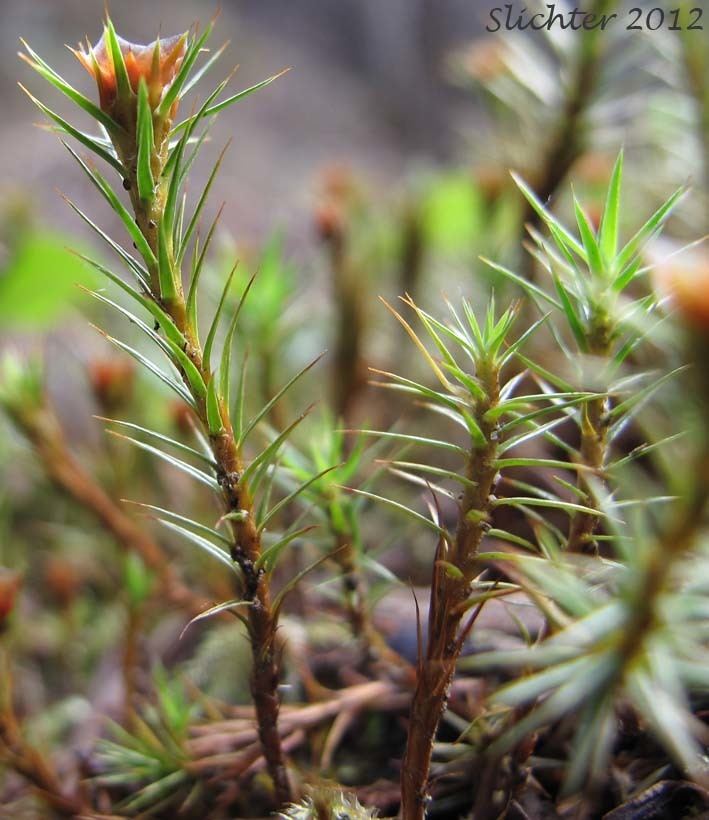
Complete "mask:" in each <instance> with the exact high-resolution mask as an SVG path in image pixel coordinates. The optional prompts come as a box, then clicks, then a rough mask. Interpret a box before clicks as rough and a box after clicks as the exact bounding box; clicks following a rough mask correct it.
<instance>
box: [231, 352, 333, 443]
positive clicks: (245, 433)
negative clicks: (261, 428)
mask: <svg viewBox="0 0 709 820" xmlns="http://www.w3.org/2000/svg"><path fill="white" fill-rule="evenodd" d="M324 355H325V353H324V352H323V353H320V354H319V355H318V356H316V357H315V358H314V359H313V360H312V361H311V362H309V363H308V364H306V365H305V367H303V368H302V369H301V370H299V371H298V372H297V373H296V374H295V376H293V377H292V378H291V379H290V381H288V382H287V383H286V384H285V385H284V386H283V387H282V388H281V389H280V390H279V391H278V392H277V393H276V394H275V396H273V398H272V399H271V400H270V401H268V402H267V403H266V404H265V405H264V406H263V407H262V408H261V409H260V410H259V411H258V413H256V415H255V416H254V417H253V418H252V419H251V420H250V421H249V423H248V424H247V425H246V427H245V428H244V430H243V431H242V433H241V435H240V436H239V446H241V445H242V444H243V442H244V441H245V440H246V438H247V436H248V435H249V433H250V432H251V431H252V430H253V429H254V427H256V425H257V424H258V423H259V422H260V421H261V419H263V418H265V417H266V416H267V415H268V414H269V413H270V412H271V410H272V408H273V407H274V406H275V405H276V404H277V403H278V402H279V401H280V400H281V398H282V397H283V396H284V395H285V394H286V393H287V392H288V390H290V388H291V387H292V386H293V385H294V384H295V383H296V382H297V381H299V380H300V379H301V377H302V376H304V375H305V374H306V373H307V372H308V371H309V370H310V369H311V368H312V367H315V365H316V364H317V363H318V362H319V361H320V359H322V357H323V356H324Z"/></svg>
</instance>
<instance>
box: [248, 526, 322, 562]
mask: <svg viewBox="0 0 709 820" xmlns="http://www.w3.org/2000/svg"><path fill="white" fill-rule="evenodd" d="M314 529H315V526H314V525H310V526H309V527H301V528H300V529H299V530H295V531H294V532H291V533H288V534H287V535H284V536H283V538H279V539H278V541H276V542H275V544H271V545H270V546H269V547H267V548H266V549H265V550H264V551H263V552H262V553H261V555H260V556H259V559H258V560H257V561H256V569H257V570H260V569H263V570H265V571H266V572H273V570H274V569H275V567H276V564H277V563H278V559H279V558H280V557H281V554H282V553H283V550H284V549H285V548H286V547H287V546H288V545H289V544H291V543H292V542H293V541H295V540H296V539H298V538H301V537H302V536H304V535H305V534H306V533H308V532H310V531H311V530H314Z"/></svg>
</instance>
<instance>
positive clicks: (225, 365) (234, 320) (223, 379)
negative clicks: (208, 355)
mask: <svg viewBox="0 0 709 820" xmlns="http://www.w3.org/2000/svg"><path fill="white" fill-rule="evenodd" d="M255 279H256V274H255V273H254V274H253V275H252V276H251V277H250V278H249V281H248V282H247V283H246V287H245V288H244V291H243V293H242V294H241V298H240V299H239V304H238V305H237V306H236V310H235V311H234V315H233V316H232V317H231V321H230V322H229V327H228V329H227V332H226V336H225V337H224V346H223V348H222V358H221V361H220V363H219V382H220V389H221V394H222V401H223V402H224V405H225V407H229V405H230V402H231V399H230V390H231V348H232V345H233V340H234V333H235V332H236V327H237V324H238V322H239V315H240V314H241V308H242V307H243V306H244V303H245V302H246V298H247V296H248V295H249V291H250V290H251V286H252V285H253V283H254V280H255ZM245 367H246V359H244V368H245ZM241 381H242V384H241V385H240V389H243V379H242V380H241ZM241 398H242V401H241V410H242V411H243V396H242V397H241ZM242 415H243V414H242ZM242 426H243V418H241V417H240V418H239V420H238V426H237V432H236V438H237V441H238V440H239V438H240V436H241V429H242Z"/></svg>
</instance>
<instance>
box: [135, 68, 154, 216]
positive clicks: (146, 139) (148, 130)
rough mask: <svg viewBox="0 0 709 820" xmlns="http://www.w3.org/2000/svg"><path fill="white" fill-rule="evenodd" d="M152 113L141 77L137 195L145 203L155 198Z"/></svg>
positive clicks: (139, 89)
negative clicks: (152, 161)
mask: <svg viewBox="0 0 709 820" xmlns="http://www.w3.org/2000/svg"><path fill="white" fill-rule="evenodd" d="M154 148H155V147H154V136H153V112H152V110H151V109H150V101H149V99H148V84H147V83H146V82H145V79H144V78H143V77H141V78H140V84H139V86H138V164H137V169H136V171H137V179H138V194H139V195H140V198H141V199H143V200H145V201H146V202H152V201H153V199H154V198H155V180H154V178H153V170H152V167H151V159H152V156H153V151H154Z"/></svg>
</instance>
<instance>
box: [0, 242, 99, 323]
mask: <svg viewBox="0 0 709 820" xmlns="http://www.w3.org/2000/svg"><path fill="white" fill-rule="evenodd" d="M96 281H97V279H96V276H94V275H93V274H92V273H91V272H90V271H87V270H86V267H85V266H84V265H82V264H81V261H80V260H79V259H78V258H77V257H76V255H75V254H72V253H71V252H70V251H69V250H67V248H66V242H65V240H64V238H63V237H62V236H60V235H59V234H56V233H52V232H50V231H37V230H27V231H24V232H22V234H21V235H20V237H19V238H17V239H16V241H15V243H14V245H13V247H12V248H11V249H10V254H9V257H8V259H7V261H6V263H5V264H4V265H3V269H2V271H0V322H2V325H3V327H6V328H16V329H23V328H24V329H46V328H50V327H52V326H53V325H56V324H57V322H59V321H61V320H62V319H65V318H66V316H67V314H68V313H69V312H70V310H71V308H72V306H73V305H75V304H76V303H77V302H79V301H80V300H81V292H80V290H79V289H78V288H77V287H76V285H77V283H80V284H83V285H85V286H87V287H89V286H93V285H95V284H96Z"/></svg>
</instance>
